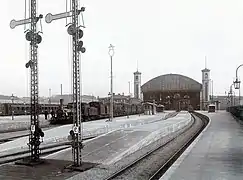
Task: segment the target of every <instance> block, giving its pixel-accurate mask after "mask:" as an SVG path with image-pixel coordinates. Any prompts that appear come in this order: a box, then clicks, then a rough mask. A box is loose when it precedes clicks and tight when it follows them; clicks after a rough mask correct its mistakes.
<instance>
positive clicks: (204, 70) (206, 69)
mask: <svg viewBox="0 0 243 180" xmlns="http://www.w3.org/2000/svg"><path fill="white" fill-rule="evenodd" d="M209 71H210V69H208V68H204V69H202V72H209Z"/></svg>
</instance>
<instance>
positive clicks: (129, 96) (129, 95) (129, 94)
mask: <svg viewBox="0 0 243 180" xmlns="http://www.w3.org/2000/svg"><path fill="white" fill-rule="evenodd" d="M130 98H131V93H130V81H128V108H129V107H130V101H131V99H130ZM130 109H131V108H130ZM127 117H128V118H129V111H128V113H127Z"/></svg>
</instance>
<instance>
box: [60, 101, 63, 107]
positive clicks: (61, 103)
mask: <svg viewBox="0 0 243 180" xmlns="http://www.w3.org/2000/svg"><path fill="white" fill-rule="evenodd" d="M60 106H61V108H62V107H63V99H60Z"/></svg>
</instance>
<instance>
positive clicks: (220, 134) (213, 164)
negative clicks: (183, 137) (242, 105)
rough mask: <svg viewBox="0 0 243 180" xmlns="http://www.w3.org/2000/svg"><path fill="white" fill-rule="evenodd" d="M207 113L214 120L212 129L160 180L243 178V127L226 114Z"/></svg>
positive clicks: (200, 137)
mask: <svg viewBox="0 0 243 180" xmlns="http://www.w3.org/2000/svg"><path fill="white" fill-rule="evenodd" d="M201 113H203V112H201ZM203 114H205V115H207V116H208V117H210V119H211V123H210V124H209V126H208V128H207V129H206V130H205V131H204V132H203V133H202V134H201V135H199V136H198V138H197V139H196V140H195V141H194V142H193V143H192V144H191V145H190V146H189V147H188V149H187V150H186V151H185V152H184V153H183V154H182V155H181V156H180V158H178V159H177V161H176V162H175V163H174V164H173V165H172V166H171V167H170V169H168V171H167V172H166V173H165V174H164V175H163V176H162V177H161V178H160V180H195V179H197V180H217V179H218V180H219V179H220V180H221V179H225V180H226V179H232V180H233V179H234V180H241V179H242V174H243V166H242V165H243V143H242V142H243V125H241V124H240V123H238V122H237V121H236V120H235V119H234V118H233V117H232V116H231V115H230V113H228V112H225V111H218V112H216V113H206V112H204V113H203Z"/></svg>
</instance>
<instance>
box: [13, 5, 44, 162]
mask: <svg viewBox="0 0 243 180" xmlns="http://www.w3.org/2000/svg"><path fill="white" fill-rule="evenodd" d="M29 11H30V12H29V13H30V17H29V18H28V19H23V20H19V21H16V20H12V21H11V22H10V28H12V29H13V28H15V27H16V26H18V25H23V24H30V29H29V30H28V31H26V35H25V38H26V40H27V41H29V42H30V60H29V61H28V63H26V65H25V67H26V68H30V79H31V80H30V104H31V111H30V116H31V118H30V119H31V123H30V124H31V126H30V130H31V133H30V136H29V150H30V154H31V157H30V160H29V162H28V163H32V162H34V163H37V162H40V148H39V146H40V143H41V142H40V136H42V137H43V136H44V133H43V132H42V131H41V129H40V127H39V95H38V94H39V87H38V86H39V85H38V44H40V43H41V41H42V37H41V36H40V35H39V33H40V32H37V22H38V21H39V20H40V19H41V18H43V15H41V14H40V15H39V16H37V0H30V10H29ZM28 163H27V164H28Z"/></svg>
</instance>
